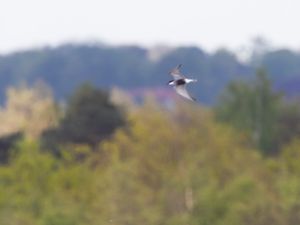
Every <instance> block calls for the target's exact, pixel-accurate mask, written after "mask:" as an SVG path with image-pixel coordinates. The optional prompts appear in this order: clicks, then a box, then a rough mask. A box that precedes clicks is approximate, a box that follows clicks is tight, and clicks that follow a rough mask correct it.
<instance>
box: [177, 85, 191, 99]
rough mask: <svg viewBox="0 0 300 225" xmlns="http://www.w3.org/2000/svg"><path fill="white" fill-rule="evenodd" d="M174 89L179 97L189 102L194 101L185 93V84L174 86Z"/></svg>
mask: <svg viewBox="0 0 300 225" xmlns="http://www.w3.org/2000/svg"><path fill="white" fill-rule="evenodd" d="M174 89H175V91H176V92H177V93H178V94H179V95H181V96H183V97H185V98H187V99H189V100H191V101H196V99H195V98H193V97H192V96H190V94H189V93H188V92H187V90H186V88H185V84H183V85H177V86H174Z"/></svg>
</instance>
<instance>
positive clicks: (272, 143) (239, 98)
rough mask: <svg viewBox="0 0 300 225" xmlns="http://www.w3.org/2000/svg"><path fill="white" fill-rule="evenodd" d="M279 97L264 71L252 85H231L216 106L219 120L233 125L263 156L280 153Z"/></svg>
mask: <svg viewBox="0 0 300 225" xmlns="http://www.w3.org/2000/svg"><path fill="white" fill-rule="evenodd" d="M280 104H282V101H281V98H280V95H279V94H278V93H276V92H274V91H273V90H272V85H271V83H270V81H269V80H268V78H267V75H266V73H265V71H264V70H258V71H257V75H256V80H255V81H254V82H253V83H250V84H247V83H245V82H236V81H235V82H232V83H231V84H230V85H229V86H228V88H227V89H226V91H225V92H224V94H223V95H222V96H221V99H220V101H219V104H218V105H217V107H216V116H217V118H218V119H219V120H221V121H224V122H227V123H230V124H232V125H233V126H234V127H236V128H238V129H239V130H240V131H241V132H243V133H244V134H245V135H248V136H250V138H251V139H252V143H253V144H254V145H255V146H256V147H257V148H259V149H261V150H262V151H263V152H264V153H266V154H270V153H274V152H276V151H277V150H278V146H277V145H276V144H277V143H276V141H277V138H278V131H279V125H278V121H279V110H280Z"/></svg>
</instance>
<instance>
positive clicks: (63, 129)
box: [59, 84, 125, 145]
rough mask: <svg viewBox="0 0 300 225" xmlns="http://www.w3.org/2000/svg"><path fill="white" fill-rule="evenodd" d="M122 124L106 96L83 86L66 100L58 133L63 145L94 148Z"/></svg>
mask: <svg viewBox="0 0 300 225" xmlns="http://www.w3.org/2000/svg"><path fill="white" fill-rule="evenodd" d="M124 123H125V120H124V116H123V115H122V114H121V111H120V110H119V109H118V108H117V106H115V105H113V104H112V103H111V102H110V101H109V96H108V94H107V93H106V92H104V91H102V90H99V89H97V88H95V87H93V86H91V85H89V84H84V85H82V86H81V87H79V88H78V89H77V91H76V92H75V93H74V94H73V95H72V96H71V97H70V99H69V101H68V104H67V109H66V114H65V117H64V119H63V121H62V122H61V126H60V131H59V132H60V134H61V135H62V136H63V137H62V138H63V141H69V142H74V143H88V144H91V145H96V144H98V142H99V141H100V140H102V139H103V138H105V137H108V136H109V135H111V134H112V133H113V131H114V130H115V129H116V128H118V127H120V126H122V125H124Z"/></svg>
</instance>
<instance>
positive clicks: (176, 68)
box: [169, 64, 184, 80]
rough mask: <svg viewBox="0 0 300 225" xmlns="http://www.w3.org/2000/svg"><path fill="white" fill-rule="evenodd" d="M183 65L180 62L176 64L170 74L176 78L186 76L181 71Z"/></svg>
mask: <svg viewBox="0 0 300 225" xmlns="http://www.w3.org/2000/svg"><path fill="white" fill-rule="evenodd" d="M181 66H182V64H179V65H178V66H176V67H175V68H174V69H172V70H171V71H170V72H169V74H171V75H172V76H173V77H174V79H175V80H178V79H181V78H184V76H183V75H182V74H181V73H180V70H179V69H180V67H181Z"/></svg>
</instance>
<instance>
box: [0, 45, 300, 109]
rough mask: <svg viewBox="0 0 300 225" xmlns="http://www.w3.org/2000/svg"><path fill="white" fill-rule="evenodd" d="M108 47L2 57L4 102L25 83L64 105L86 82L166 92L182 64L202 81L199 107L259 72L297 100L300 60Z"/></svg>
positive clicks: (282, 53) (280, 53) (286, 55)
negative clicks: (45, 88)
mask: <svg viewBox="0 0 300 225" xmlns="http://www.w3.org/2000/svg"><path fill="white" fill-rule="evenodd" d="M152 55H155V54H154V53H153V50H151V49H150V50H149V49H145V48H141V47H137V46H127V47H112V46H105V45H88V44H86V45H71V44H69V45H62V46H59V47H56V48H42V49H35V50H28V51H23V52H16V53H12V54H8V55H3V56H1V57H0V100H1V102H2V103H3V101H4V99H5V97H4V94H5V89H6V88H7V87H9V86H12V85H17V84H20V83H22V82H26V83H28V84H32V83H34V82H35V81H37V80H43V81H44V82H46V83H47V84H48V85H50V87H51V88H52V89H53V91H54V95H55V98H56V99H59V100H65V99H66V98H67V97H68V96H69V95H70V94H71V93H72V91H73V90H74V89H75V88H76V87H77V86H78V85H79V84H80V83H82V82H86V81H88V82H91V83H93V84H95V85H96V86H97V87H101V88H104V89H109V88H111V87H115V86H117V87H121V88H123V89H127V90H132V89H134V88H141V87H157V86H165V84H166V82H167V81H168V80H169V79H170V78H169V75H168V74H167V72H168V71H169V70H170V69H171V68H173V67H174V66H175V65H177V64H179V63H182V64H184V67H183V72H184V73H186V74H190V76H192V77H195V78H197V79H198V80H199V83H198V84H197V86H193V87H191V91H192V93H193V94H194V95H195V97H197V98H198V99H199V100H200V101H201V102H203V103H205V104H212V103H215V102H216V99H217V97H218V96H219V94H220V93H221V91H222V90H223V88H224V87H225V86H226V85H227V84H228V83H229V82H230V81H232V80H234V79H246V80H250V79H252V78H253V74H254V73H255V70H256V68H257V67H264V68H266V70H267V71H268V72H269V75H270V78H271V80H272V81H273V82H274V87H275V88H276V89H279V90H284V91H285V92H287V94H288V95H289V96H299V89H300V88H299V87H300V54H299V53H297V52H293V51H290V50H276V51H271V52H266V53H264V54H262V55H255V56H253V58H252V59H251V60H249V62H248V63H242V62H240V61H239V60H238V59H237V57H236V56H235V55H234V53H232V52H230V51H227V50H224V49H223V50H218V51H216V52H214V53H207V52H205V51H204V50H202V49H200V48H196V47H179V48H174V49H169V50H164V48H162V50H159V49H158V50H156V57H155V58H154V57H153V56H152Z"/></svg>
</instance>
